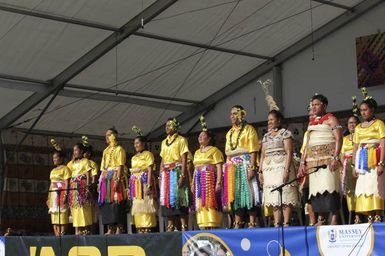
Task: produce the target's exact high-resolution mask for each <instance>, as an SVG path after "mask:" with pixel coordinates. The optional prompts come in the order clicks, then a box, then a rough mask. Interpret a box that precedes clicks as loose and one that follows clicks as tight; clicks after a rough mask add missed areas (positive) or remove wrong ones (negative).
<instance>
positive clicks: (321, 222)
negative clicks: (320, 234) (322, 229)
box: [316, 217, 326, 226]
mask: <svg viewBox="0 0 385 256" xmlns="http://www.w3.org/2000/svg"><path fill="white" fill-rule="evenodd" d="M325 224H326V219H325V218H323V217H318V222H317V224H316V226H322V225H325Z"/></svg>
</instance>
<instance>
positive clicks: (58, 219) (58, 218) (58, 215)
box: [47, 139, 71, 236]
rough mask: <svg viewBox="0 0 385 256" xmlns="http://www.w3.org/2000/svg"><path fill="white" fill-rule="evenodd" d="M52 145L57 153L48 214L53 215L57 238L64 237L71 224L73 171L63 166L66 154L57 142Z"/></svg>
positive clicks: (54, 159)
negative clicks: (69, 189)
mask: <svg viewBox="0 0 385 256" xmlns="http://www.w3.org/2000/svg"><path fill="white" fill-rule="evenodd" d="M51 143H52V145H53V146H54V148H55V151H54V153H53V156H52V160H53V164H54V166H55V168H54V169H52V171H51V174H50V176H49V178H50V180H51V184H50V186H49V190H50V192H49V194H48V200H47V206H48V208H49V210H48V213H49V214H51V222H52V225H53V231H54V234H55V236H60V235H64V234H65V232H66V229H67V225H68V223H69V209H68V196H67V195H68V193H67V189H68V185H69V180H70V178H71V171H70V170H69V169H68V168H67V166H65V165H63V160H64V153H63V151H62V149H61V148H60V146H59V145H58V144H57V142H56V141H55V140H54V139H52V140H51ZM54 190H63V191H60V192H53V191H54Z"/></svg>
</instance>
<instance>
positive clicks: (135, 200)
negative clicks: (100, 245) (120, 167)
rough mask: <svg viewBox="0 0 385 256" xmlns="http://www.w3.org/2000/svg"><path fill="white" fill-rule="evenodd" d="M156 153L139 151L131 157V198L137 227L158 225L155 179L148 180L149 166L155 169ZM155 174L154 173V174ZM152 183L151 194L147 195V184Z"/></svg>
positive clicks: (132, 213)
mask: <svg viewBox="0 0 385 256" xmlns="http://www.w3.org/2000/svg"><path fill="white" fill-rule="evenodd" d="M154 164H155V161H154V155H153V154H152V153H151V152H150V151H147V150H146V151H143V152H141V153H137V154H136V155H134V156H133V157H132V158H131V167H132V168H131V169H130V172H131V176H130V200H132V208H131V215H132V216H133V219H134V223H135V226H136V228H153V227H155V226H156V217H155V214H156V208H155V201H154V196H156V195H155V180H154V177H152V179H151V181H149V180H148V172H147V168H148V167H151V168H152V169H153V167H154ZM153 175H154V174H153ZM147 184H150V185H151V189H152V193H151V196H148V195H145V191H146V185H147Z"/></svg>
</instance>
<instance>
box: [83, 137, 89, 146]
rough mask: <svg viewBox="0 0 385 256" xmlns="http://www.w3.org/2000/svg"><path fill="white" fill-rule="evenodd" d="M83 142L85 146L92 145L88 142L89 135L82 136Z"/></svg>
mask: <svg viewBox="0 0 385 256" xmlns="http://www.w3.org/2000/svg"><path fill="white" fill-rule="evenodd" d="M82 144H83V146H84V147H89V146H90V144H89V143H88V137H87V136H85V135H83V136H82Z"/></svg>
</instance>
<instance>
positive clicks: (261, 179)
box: [258, 172, 264, 187]
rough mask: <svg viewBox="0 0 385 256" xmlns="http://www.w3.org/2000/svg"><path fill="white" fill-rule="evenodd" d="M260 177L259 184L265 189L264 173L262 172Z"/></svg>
mask: <svg viewBox="0 0 385 256" xmlns="http://www.w3.org/2000/svg"><path fill="white" fill-rule="evenodd" d="M258 176H259V184H260V185H261V187H263V182H264V180H263V174H262V172H260V173H259V175H258Z"/></svg>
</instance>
